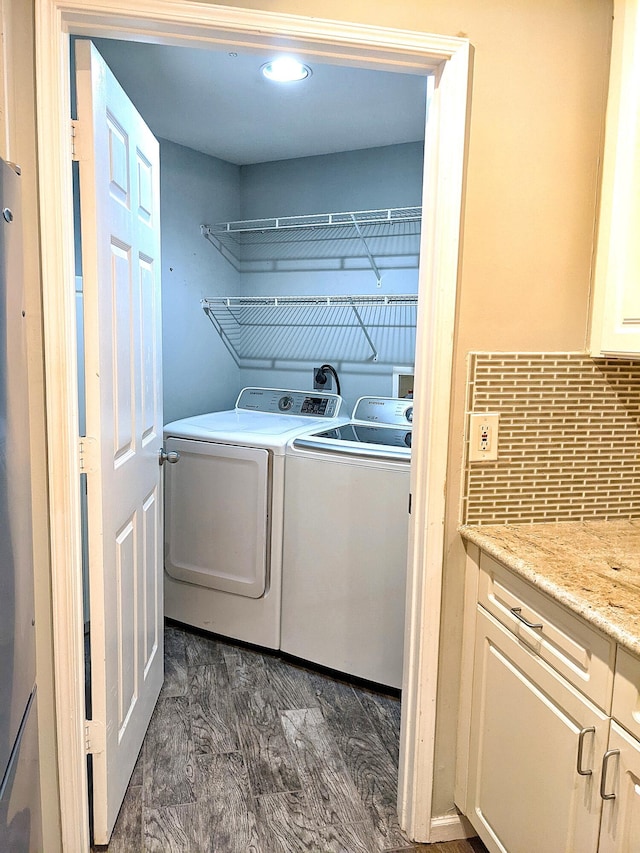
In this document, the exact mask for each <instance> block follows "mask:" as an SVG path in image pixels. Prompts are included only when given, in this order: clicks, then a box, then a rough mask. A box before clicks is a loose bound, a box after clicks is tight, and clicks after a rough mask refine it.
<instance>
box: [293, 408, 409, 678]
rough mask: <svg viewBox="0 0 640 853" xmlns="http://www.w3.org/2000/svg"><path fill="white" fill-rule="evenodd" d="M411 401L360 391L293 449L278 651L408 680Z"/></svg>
mask: <svg viewBox="0 0 640 853" xmlns="http://www.w3.org/2000/svg"><path fill="white" fill-rule="evenodd" d="M412 420H413V403H412V401H411V400H399V399H392V398H387V397H362V398H360V400H358V402H357V403H356V406H355V409H354V412H353V417H352V420H351V421H350V422H349V423H348V424H346V425H343V426H340V427H332V428H329V429H322V430H316V431H314V432H313V433H309V432H307V433H305V434H304V435H300V436H298V437H297V438H294V439H293V440H292V441H291V442H290V443H289V446H288V448H287V469H286V470H287V474H286V488H285V529H284V556H283V568H282V636H281V649H282V650H283V651H285V652H288V653H290V654H292V655H296V656H297V657H300V658H304V659H305V660H309V661H313V662H315V663H318V664H321V665H323V666H327V667H331V668H332V669H336V670H338V671H340V672H345V673H348V674H350V675H356V676H358V677H360V678H366V679H368V680H369V681H375V682H377V683H379V684H384V685H387V686H390V687H397V688H399V687H401V686H402V659H403V649H404V621H405V620H404V615H405V589H406V567H407V542H408V535H409V476H410V463H411V435H412V431H411V427H412Z"/></svg>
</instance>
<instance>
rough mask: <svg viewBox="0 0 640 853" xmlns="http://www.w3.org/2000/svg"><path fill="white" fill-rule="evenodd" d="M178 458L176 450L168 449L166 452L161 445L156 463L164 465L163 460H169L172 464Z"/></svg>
mask: <svg viewBox="0 0 640 853" xmlns="http://www.w3.org/2000/svg"><path fill="white" fill-rule="evenodd" d="M178 459H180V454H179V453H178V451H177V450H170V451H169V452H167V451H166V450H165V449H164V447H161V448H160V450H159V452H158V464H159V465H164V463H165V462H171V464H172V465H175V463H176V462H177V461H178Z"/></svg>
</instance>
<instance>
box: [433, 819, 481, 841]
mask: <svg viewBox="0 0 640 853" xmlns="http://www.w3.org/2000/svg"><path fill="white" fill-rule="evenodd" d="M430 826H431V833H430V835H429V843H430V844H435V843H437V842H438V841H459V840H460V839H461V838H472V837H473V836H474V835H477V834H478V833H477V832H476V831H475V829H474V828H473V827H472V826H471V824H470V823H469V821H468V820H467V819H466V817H465V816H464V815H461V814H447V815H441V816H440V817H432V818H431V824H430Z"/></svg>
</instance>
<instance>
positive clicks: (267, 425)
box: [164, 409, 348, 453]
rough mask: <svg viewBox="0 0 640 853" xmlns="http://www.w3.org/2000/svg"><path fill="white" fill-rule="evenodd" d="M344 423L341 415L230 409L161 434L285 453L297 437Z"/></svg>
mask: <svg viewBox="0 0 640 853" xmlns="http://www.w3.org/2000/svg"><path fill="white" fill-rule="evenodd" d="M347 421H348V418H347V417H344V416H343V417H340V418H326V417H324V418H323V417H317V416H316V417H310V416H308V415H289V414H285V415H275V414H269V413H268V412H251V411H243V410H238V409H232V410H230V411H226V412H209V413H208V414H205V415H195V416H193V417H191V418H184V419H183V420H179V421H173V423H170V424H167V425H166V426H165V428H164V435H165V438H168V437H169V436H173V437H175V438H195V439H200V440H201V441H215V442H218V443H222V444H235V445H241V446H244V447H264V448H267V449H271V450H275V451H277V450H279V449H280V450H282V452H283V453H284V447H285V445H286V443H287V442H288V441H289V440H290V439H292V438H295V436H296V435H299V434H300V433H302V432H308V431H309V430H313V429H321V428H323V427H325V426H327V427H328V426H331V425H334V424H341V423H346V422H347Z"/></svg>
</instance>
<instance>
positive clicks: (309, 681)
mask: <svg viewBox="0 0 640 853" xmlns="http://www.w3.org/2000/svg"><path fill="white" fill-rule="evenodd" d="M167 635H168V639H167V642H166V647H165V648H166V652H165V655H166V657H165V660H166V664H165V666H166V672H167V673H168V674H169V675H168V679H167V685H166V687H165V690H164V691H163V694H162V697H163V698H162V699H161V701H160V702H159V703H158V706H157V708H156V711H155V712H154V715H153V718H152V721H151V725H150V727H149V731H148V732H147V736H146V738H145V743H144V746H143V750H142V753H141V758H139V760H138V763H137V765H136V768H135V770H134V774H133V776H132V780H131V783H130V786H129V791H128V793H127V796H126V798H125V803H124V805H123V809H122V811H121V814H120V816H119V818H118V821H117V823H116V829H115V830H114V835H113V838H112V841H111V844H110V845H109V847H108V848H107V849H108V851H109V853H125V852H126V853H138V851H142V850H150V851H154V853H236V851H242V853H383V851H384V853H392V851H397V853H418V851H425V853H426V851H427V850H428V851H429V852H430V853H486V850H485V848H484V847H483V846H482V844H481V842H480V841H479V840H478V839H470V840H469V841H458V842H449V843H446V844H445V843H440V844H435V845H430V846H429V845H420V844H417V845H416V844H411V842H410V841H408V839H407V838H406V837H405V836H404V835H403V834H402V833H401V832H400V830H399V827H398V824H397V817H396V806H395V788H396V784H397V782H396V780H397V744H398V740H399V725H400V703H399V700H396V699H395V698H394V697H392V696H387V695H384V694H379V693H376V692H375V691H374V690H370V689H367V688H362V687H360V686H355V685H351V684H350V683H347V682H345V681H342V680H339V679H338V680H336V679H332V678H330V677H329V676H328V675H326V674H322V673H318V672H317V671H314V670H313V669H306V668H305V667H304V666H302V665H298V664H296V663H294V662H292V661H289V660H287V659H284V660H282V659H279V658H278V657H277V656H274V655H271V654H261V653H260V652H259V651H256V650H252V649H249V648H246V647H244V646H238V645H234V644H233V643H232V642H229V643H225V642H223V641H221V640H219V639H217V638H213V637H211V638H210V637H206V636H203V635H200V634H198V633H193V634H192V633H191V632H189V631H186V630H183V629H181V628H178V627H176V628H174V627H173V626H170V627H169V628H168V629H167ZM171 694H175V695H171ZM140 783H141V784H140ZM141 839H144V841H142V840H141ZM101 849H102V850H104V848H101Z"/></svg>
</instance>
